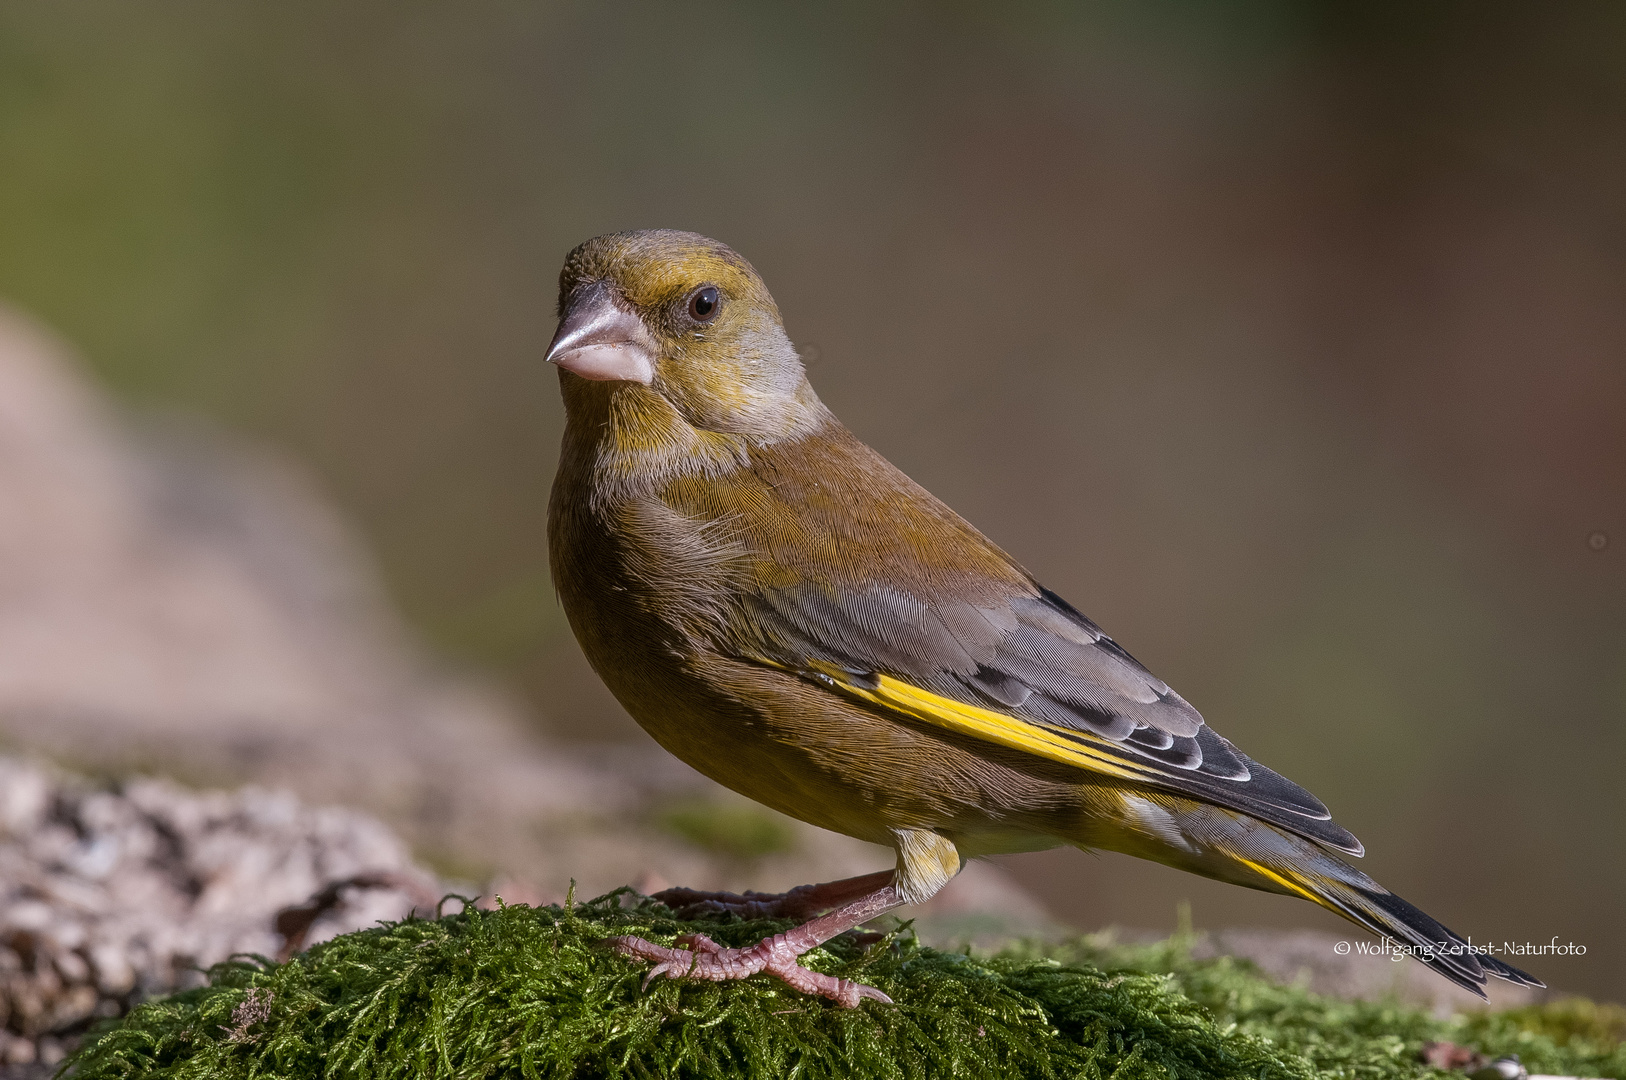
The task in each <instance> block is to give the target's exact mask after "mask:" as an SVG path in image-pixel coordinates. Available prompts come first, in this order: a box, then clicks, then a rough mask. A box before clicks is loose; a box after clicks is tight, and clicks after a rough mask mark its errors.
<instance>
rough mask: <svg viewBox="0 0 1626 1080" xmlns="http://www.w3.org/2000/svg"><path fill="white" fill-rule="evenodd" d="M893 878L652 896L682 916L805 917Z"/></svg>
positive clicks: (887, 874) (884, 875)
mask: <svg viewBox="0 0 1626 1080" xmlns="http://www.w3.org/2000/svg"><path fill="white" fill-rule="evenodd" d="M891 880H892V872H891V871H889V870H883V871H881V872H880V873H878V874H865V875H864V876H862V877H855V878H846V879H845V880H842V881H827V882H825V883H823V884H821V885H802V886H800V887H799V888H795V889H792V890H790V891H789V892H783V893H761V892H745V893H730V892H702V891H700V890H698V889H663V890H661V891H660V892H658V893H655V894H654V895H653V896H652V897H651V899H653V900H659V901H660V902H661V903H663V904H665V905H666V906H667V907H669V908H671V909H672V911H673V912H675V913H676V914H677V915H678V916H679V917H682V918H693V917H694V916H696V915H702V914H717V913H719V912H727V913H728V914H731V915H738V916H740V917H741V918H743V919H805V918H808V917H809V916H811V915H814V914H816V913H818V912H820V911H828V910H830V909H831V908H835V907H840V906H841V905H842V904H845V903H848V902H850V901H852V900H855V899H857V898H859V897H862V896H866V895H868V894H870V893H872V892H874V891H875V890H876V889H878V888H880V887H882V886H883V885H885V884H886V883H887V882H889V881H891Z"/></svg>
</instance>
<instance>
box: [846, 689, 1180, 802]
mask: <svg viewBox="0 0 1626 1080" xmlns="http://www.w3.org/2000/svg"><path fill="white" fill-rule="evenodd" d="M826 677H827V678H829V679H830V681H831V682H833V683H835V685H836V686H837V687H838V688H839V689H840V690H841V691H842V692H843V693H846V694H848V695H851V696H852V697H855V698H858V699H859V700H860V701H866V702H869V703H870V704H873V705H880V706H883V707H885V708H888V709H892V710H894V711H896V712H901V713H904V714H905V715H908V716H912V717H914V718H915V719H916V720H922V721H924V722H926V723H928V724H932V725H935V726H936V727H940V728H946V729H947V730H949V731H953V732H958V733H959V734H961V735H970V736H973V737H974V738H978V739H983V740H985V741H987V742H991V743H997V744H998V745H1000V746H1007V747H1010V748H1011V749H1013V750H1022V751H1026V752H1027V753H1030V754H1036V755H1038V756H1039V757H1042V758H1048V759H1050V760H1051V761H1059V762H1061V763H1062V764H1064V765H1075V766H1077V767H1079V768H1082V769H1088V770H1090V771H1091V772H1097V773H1103V774H1105V775H1107V776H1113V777H1117V778H1118V779H1120V780H1134V781H1143V782H1144V781H1145V780H1148V779H1150V778H1152V777H1155V776H1157V775H1158V770H1157V769H1156V768H1152V767H1149V768H1144V769H1142V768H1137V767H1136V766H1135V765H1134V764H1133V763H1131V762H1127V761H1124V760H1123V759H1121V758H1119V757H1117V756H1116V755H1114V754H1111V753H1109V752H1107V751H1106V750H1098V749H1096V748H1094V747H1092V746H1090V745H1088V744H1087V743H1084V742H1080V741H1079V740H1078V739H1074V738H1068V737H1067V736H1066V735H1063V734H1061V733H1060V732H1057V731H1054V730H1052V729H1050V728H1046V727H1041V726H1040V725H1038V724H1032V723H1029V722H1027V721H1025V720H1020V719H1018V718H1016V717H1014V716H1006V715H1005V714H1004V713H998V712H994V711H993V710H992V709H981V708H978V707H977V706H975V705H967V704H966V703H965V702H963V701H955V700H954V699H953V698H946V697H943V696H941V695H939V694H933V693H931V692H930V691H927V690H922V689H921V688H920V687H918V686H914V685H912V684H910V683H907V682H903V681H901V680H899V679H894V678H892V677H891V676H889V675H877V676H876V677H875V679H876V683H877V685H876V686H875V688H874V689H870V688H869V687H867V686H861V685H854V684H853V683H851V682H849V681H847V679H846V678H844V677H843V676H842V675H841V674H834V673H832V674H829V675H827V676H826ZM1084 737H1085V738H1088V736H1084Z"/></svg>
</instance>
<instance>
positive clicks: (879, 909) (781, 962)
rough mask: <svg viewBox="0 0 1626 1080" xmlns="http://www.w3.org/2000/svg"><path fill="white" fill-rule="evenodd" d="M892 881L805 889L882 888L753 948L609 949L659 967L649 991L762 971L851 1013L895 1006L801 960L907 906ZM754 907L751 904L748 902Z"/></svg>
mask: <svg viewBox="0 0 1626 1080" xmlns="http://www.w3.org/2000/svg"><path fill="white" fill-rule="evenodd" d="M892 877H893V874H892V872H891V871H886V872H883V873H880V874H867V875H865V876H864V877H859V878H849V879H848V880H846V881H836V882H830V883H828V884H825V885H809V886H804V887H803V888H805V889H812V890H817V889H826V890H834V889H838V888H851V887H854V886H855V885H856V883H857V882H866V883H869V884H870V885H872V886H874V885H875V884H876V882H877V881H879V882H880V884H879V887H878V888H871V890H870V891H869V892H868V893H866V894H864V895H861V896H859V897H857V898H856V899H853V900H849V901H848V902H847V903H845V904H842V905H841V906H840V907H837V908H836V909H835V910H834V911H832V912H830V913H829V914H828V915H821V916H820V917H818V918H816V919H813V920H811V921H809V922H805V923H803V924H802V925H801V926H798V927H796V928H794V929H791V930H787V931H785V932H784V933H783V934H775V935H773V936H772V937H766V938H763V939H762V940H761V941H759V942H757V943H756V944H755V945H752V946H750V947H748V948H743V949H725V948H723V947H722V946H721V945H718V944H717V943H716V942H715V941H712V940H711V939H710V938H708V937H706V936H705V935H704V934H685V935H684V936H683V937H680V938H678V939H677V944H678V946H679V947H678V948H671V949H669V948H666V947H665V946H662V945H656V944H655V943H654V942H651V941H645V940H644V939H643V938H639V937H615V938H610V939H609V940H608V941H606V942H605V944H607V945H609V946H610V947H611V948H613V949H615V951H616V952H619V953H621V954H622V955H623V956H630V957H635V958H637V959H639V960H653V961H655V967H654V968H653V969H651V970H650V972H649V974H648V975H647V976H646V977H645V978H644V985H645V986H648V985H649V982H650V980H651V979H653V978H655V977H656V976H657V975H668V976H671V977H672V978H690V979H710V980H712V981H714V982H723V981H725V980H729V979H744V978H746V977H748V976H751V975H755V974H756V973H757V972H759V971H765V972H767V973H768V974H770V975H773V976H774V977H776V978H779V979H782V980H784V981H785V982H786V983H788V984H789V985H790V986H791V987H793V988H794V989H797V990H800V991H801V992H802V993H804V994H818V995H820V996H822V997H827V998H829V999H830V1000H832V1001H834V1002H836V1003H838V1004H840V1005H842V1006H844V1007H846V1008H849V1009H851V1008H853V1007H855V1006H856V1005H857V1004H858V1003H859V1002H860V1001H862V1000H863V999H864V998H873V999H874V1000H876V1001H881V1002H886V1003H888V1004H890V1003H891V1001H892V999H891V998H889V997H887V996H886V995H885V994H883V993H881V992H880V991H879V990H877V989H875V988H874V987H873V986H865V985H863V984H862V983H855V982H850V981H848V980H847V979H838V978H835V977H834V976H832V975H823V974H820V973H819V972H817V971H809V970H808V969H807V968H804V967H802V966H801V965H800V964H798V963H797V962H796V960H797V958H798V957H800V956H801V955H802V954H803V953H805V952H807V951H808V950H809V949H813V948H816V947H817V946H819V945H823V944H824V943H825V942H826V941H829V940H830V939H831V938H833V937H835V936H836V935H837V934H841V933H844V932H846V931H848V930H851V929H852V928H853V927H855V926H858V925H859V924H861V923H866V922H868V921H869V920H871V919H873V918H876V917H877V916H880V915H884V914H885V913H886V912H888V911H891V910H892V909H893V908H895V907H900V906H902V905H903V903H904V902H905V901H904V895H903V892H902V890H900V889H899V888H898V887H897V885H895V884H893V881H892ZM669 891H679V890H669ZM681 891H687V890H681ZM801 891H802V890H800V889H793V890H791V892H789V893H786V894H784V895H785V896H786V897H789V896H794V895H796V894H797V893H799V892H801ZM748 895H749V894H748ZM805 895H807V894H804V896H805ZM825 895H834V894H831V893H826V894H825ZM750 902H752V901H747V903H750Z"/></svg>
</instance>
